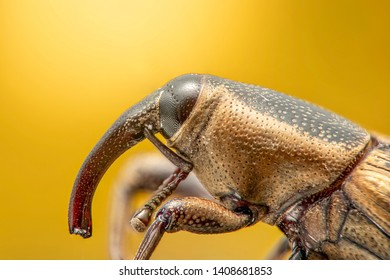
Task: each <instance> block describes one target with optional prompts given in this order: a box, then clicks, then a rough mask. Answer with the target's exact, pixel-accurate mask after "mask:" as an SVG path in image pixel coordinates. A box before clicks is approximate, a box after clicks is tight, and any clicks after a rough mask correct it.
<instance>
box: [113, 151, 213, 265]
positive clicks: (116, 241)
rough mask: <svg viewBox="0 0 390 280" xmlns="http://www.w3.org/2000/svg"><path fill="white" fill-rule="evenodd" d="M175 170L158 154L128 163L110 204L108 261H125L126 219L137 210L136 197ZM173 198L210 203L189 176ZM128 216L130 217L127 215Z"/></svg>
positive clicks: (209, 196) (139, 157) (195, 180)
mask: <svg viewBox="0 0 390 280" xmlns="http://www.w3.org/2000/svg"><path fill="white" fill-rule="evenodd" d="M175 169H176V167H175V166H174V165H173V164H172V163H171V162H170V161H169V160H168V159H167V158H165V157H163V156H161V155H160V154H158V153H150V154H141V155H139V156H136V157H133V158H132V159H131V160H129V161H128V162H127V163H126V164H125V167H124V168H123V169H122V171H121V173H120V174H119V176H118V179H117V180H116V183H115V186H114V188H113V194H112V199H111V201H112V202H111V203H110V226H109V234H108V239H109V244H108V246H109V254H110V257H111V258H112V259H127V258H128V253H126V251H125V249H124V248H127V246H126V242H127V241H126V240H127V239H128V238H127V237H129V236H128V234H129V233H130V232H131V230H130V226H129V217H131V216H132V213H134V212H135V211H136V210H137V206H135V204H136V202H137V200H139V199H136V197H137V196H139V195H140V194H142V193H144V194H146V195H147V194H148V193H151V192H154V191H156V190H157V189H158V188H159V186H161V184H162V182H163V181H164V180H165V179H166V178H168V177H169V176H170V175H171V174H172V173H173V172H174V170H175ZM174 195H175V196H179V197H180V196H181V197H183V196H197V197H204V198H208V199H213V198H212V196H211V195H210V194H209V193H208V192H207V191H206V190H205V189H204V187H203V186H202V185H201V184H200V182H199V181H198V180H197V178H196V177H195V176H194V175H193V174H190V175H189V176H188V177H187V179H186V180H185V181H183V182H181V183H180V185H179V186H178V188H177V189H176V191H175V193H174ZM129 213H130V214H129Z"/></svg>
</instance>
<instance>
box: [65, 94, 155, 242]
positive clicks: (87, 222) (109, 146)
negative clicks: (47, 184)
mask: <svg viewBox="0 0 390 280" xmlns="http://www.w3.org/2000/svg"><path fill="white" fill-rule="evenodd" d="M159 96H160V92H159V91H156V92H154V93H152V94H151V95H149V96H148V97H146V98H145V99H143V100H142V101H140V102H139V103H138V104H136V105H134V106H133V107H131V108H130V109H128V110H127V111H126V112H125V113H123V114H122V115H121V116H120V117H119V118H118V120H116V121H115V123H114V124H113V125H112V126H111V127H110V128H109V130H108V131H107V132H106V133H105V134H104V135H103V137H102V138H101V139H100V141H99V142H98V143H97V144H96V146H95V147H94V148H93V150H92V151H91V152H90V154H89V155H88V157H87V158H86V160H85V161H84V163H83V165H82V167H81V169H80V171H79V173H78V175H77V178H76V181H75V183H74V186H73V191H72V195H71V199H70V203H69V210H68V219H69V220H68V222H69V230H70V232H71V233H73V234H79V235H81V236H83V237H84V238H87V237H90V236H91V234H92V218H91V203H92V198H93V195H94V192H95V190H96V187H97V185H98V183H99V181H100V179H101V178H102V177H103V175H104V173H105V172H106V170H107V169H108V168H109V167H110V166H111V164H112V163H113V162H114V161H115V160H116V159H117V158H118V157H119V156H120V155H121V154H123V153H124V152H125V151H126V150H128V149H130V148H131V147H132V146H134V145H135V144H137V143H139V142H140V141H142V140H143V139H144V138H145V135H144V131H145V129H146V128H147V129H148V130H149V131H151V132H152V133H156V132H158V131H159V123H160V120H159V118H160V117H159V104H158V101H159Z"/></svg>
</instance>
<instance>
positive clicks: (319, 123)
mask: <svg viewBox="0 0 390 280" xmlns="http://www.w3.org/2000/svg"><path fill="white" fill-rule="evenodd" d="M156 133H160V134H161V135H162V136H163V137H164V138H165V139H166V144H164V143H162V142H161V141H160V140H159V139H158V138H157V137H156V136H155V134H156ZM145 138H147V139H149V140H150V141H151V142H152V143H153V144H154V145H155V146H156V147H157V148H158V149H159V150H160V151H161V153H162V154H163V155H164V156H165V157H167V158H168V159H169V160H170V161H171V162H172V163H173V164H174V165H175V166H176V167H177V169H176V170H175V171H174V172H173V173H172V174H171V175H170V176H168V177H167V178H166V180H161V182H160V183H158V184H157V185H156V186H153V188H155V189H156V190H157V189H158V190H157V191H156V193H155V195H154V196H153V197H152V198H151V199H150V201H148V202H147V203H146V204H145V206H144V207H142V208H141V209H139V211H137V212H136V214H135V215H134V217H133V218H132V220H131V224H132V226H133V227H134V228H135V229H136V230H137V231H144V230H146V229H147V232H146V234H145V238H144V240H143V241H142V243H141V245H140V247H139V249H138V251H137V254H136V256H135V258H136V259H148V258H149V257H150V256H151V254H152V253H153V251H154V249H155V248H156V246H157V245H158V243H159V241H160V239H161V237H162V236H163V234H164V233H165V232H176V231H180V230H185V231H190V232H193V233H200V234H203V233H208V234H211V233H224V232H230V231H234V230H238V229H240V228H243V227H247V226H250V225H253V224H255V223H257V222H259V221H261V222H264V223H268V224H270V225H275V226H278V227H279V228H280V229H281V230H282V232H283V233H284V234H285V235H286V237H287V239H288V241H289V243H290V245H291V249H292V253H291V257H290V258H291V259H390V238H389V235H390V144H389V143H390V142H389V140H388V138H385V137H380V136H374V135H372V134H370V133H368V132H367V131H366V130H365V129H363V128H361V127H360V126H358V125H356V124H354V123H352V122H350V121H348V120H346V119H345V118H343V117H340V116H338V115H336V114H334V113H332V112H329V111H327V110H325V109H322V108H320V107H317V106H315V105H312V104H310V103H308V102H306V101H303V100H300V99H297V98H293V97H291V96H288V95H285V94H283V93H279V92H276V91H274V90H270V89H267V88H263V87H260V86H255V85H249V84H244V83H240V82H235V81H231V80H227V79H223V78H219V77H216V76H211V75H198V74H187V75H183V76H180V77H177V78H175V79H173V80H171V81H169V82H168V83H167V84H166V85H164V86H163V87H162V88H160V89H158V90H156V91H155V92H153V93H152V94H150V95H149V96H147V97H146V98H145V99H143V100H142V101H140V102H139V103H138V104H135V105H134V106H132V107H131V108H130V109H128V110H127V111H126V112H124V113H123V114H122V115H121V116H120V117H119V119H118V120H117V121H115V123H114V124H113V125H112V126H111V127H110V128H109V130H108V131H107V132H106V133H105V134H104V136H103V137H102V138H101V140H100V141H99V142H98V143H97V144H96V146H95V147H94V148H93V150H92V151H91V152H90V154H89V155H88V157H87V158H86V160H85V161H84V163H83V165H82V167H81V169H80V171H79V173H78V175H77V178H76V181H75V184H74V187H73V191H72V195H71V199H70V205H69V229H70V232H71V233H74V234H79V235H81V236H83V237H85V238H86V237H90V236H91V234H92V219H91V203H92V198H93V195H94V192H95V189H96V188H97V186H98V184H99V181H100V179H101V178H102V176H103V175H104V173H105V172H106V170H107V169H108V168H109V166H110V165H111V164H112V163H113V162H114V161H115V160H116V159H117V158H118V157H119V156H120V155H121V154H122V153H124V152H125V151H126V150H128V149H129V148H131V147H132V146H134V145H135V144H137V143H139V142H140V141H142V140H144V139H145ZM151 172H152V171H151ZM190 172H193V173H194V174H195V175H196V177H197V178H198V179H199V181H200V182H201V184H202V185H203V186H204V187H205V189H206V190H207V191H208V193H209V194H210V195H211V197H213V199H207V198H199V197H194V196H188V197H184V198H175V199H172V200H170V201H168V202H167V203H165V204H164V205H163V206H161V207H160V205H161V204H162V202H163V201H164V200H165V199H166V198H167V197H169V196H170V195H171V194H172V193H173V192H174V191H175V189H176V188H177V186H178V184H179V183H180V182H181V181H183V180H186V177H187V175H188V174H189V173H190ZM150 176H153V174H150ZM159 207H160V208H159ZM158 208H159V209H158ZM157 209H158V211H156V210H157ZM155 211H156V212H157V214H156V216H155V219H154V221H153V222H152V224H151V225H150V226H149V223H150V221H151V220H152V217H153V212H155Z"/></svg>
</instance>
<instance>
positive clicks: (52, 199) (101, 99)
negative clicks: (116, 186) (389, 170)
mask: <svg viewBox="0 0 390 280" xmlns="http://www.w3.org/2000/svg"><path fill="white" fill-rule="evenodd" d="M389 14H390V5H389V2H388V1H209V0H203V1H199V0H197V1H141V0H139V1H132V0H115V1H113V0H111V1H108V0H107V1H95V0H94V1H92V0H90V1H76V0H68V1H49V0H47V1H43V0H35V1H28V0H25V1H22V0H9V1H5V0H0V125H1V131H0V179H1V183H0V213H1V214H0V215H1V222H0V259H105V258H107V257H108V254H107V232H108V229H107V227H108V221H107V220H108V209H109V203H110V189H111V186H112V184H113V182H114V181H115V178H116V176H117V174H118V172H119V169H120V167H121V164H123V163H124V161H125V159H126V158H128V157H129V156H131V155H132V154H135V153H139V152H141V151H144V150H148V151H151V150H154V148H153V147H152V146H151V145H150V144H149V143H146V142H144V143H142V144H140V145H138V146H136V147H135V148H134V149H132V150H131V151H129V152H128V153H126V154H125V155H124V156H122V157H121V158H120V159H119V160H118V161H117V162H116V163H115V164H114V165H113V166H112V168H111V169H110V170H109V171H108V172H107V174H106V176H105V177H104V178H103V180H102V182H101V185H100V187H99V188H98V191H97V193H96V195H95V199H94V203H93V217H94V235H93V237H92V238H91V239H89V240H83V239H82V238H80V237H77V236H71V235H69V233H68V228H67V208H68V201H69V197H70V192H71V188H72V185H73V181H74V179H75V176H76V174H77V172H78V169H79V167H80V165H81V163H82V161H83V160H84V158H85V157H86V155H87V153H88V152H89V151H90V149H91V148H92V147H93V145H94V144H95V143H96V142H97V141H98V139H99V138H100V137H101V135H102V134H103V133H104V131H105V130H106V129H107V128H108V127H109V126H110V125H111V124H112V122H113V121H114V120H115V119H116V118H117V117H118V116H119V115H120V114H121V113H122V112H123V111H124V110H125V109H127V108H128V107H129V106H131V105H133V104H134V103H136V102H137V101H139V100H140V99H141V98H142V97H144V96H146V95H147V94H149V93H151V92H152V91H153V90H155V89H157V88H158V87H160V86H162V85H163V84H164V83H165V82H167V81H168V80H170V79H171V78H173V77H176V76H178V75H180V74H184V73H191V72H192V73H210V74H214V75H218V76H222V77H226V78H230V79H234V80H239V81H242V82H247V83H253V84H258V85H262V86H265V87H269V88H272V89H275V90H278V91H281V92H285V93H289V94H291V95H294V96H296V97H299V98H303V99H307V100H309V101H311V102H314V103H316V104H319V105H321V106H323V107H326V108H328V109H330V110H332V111H335V112H336V113H339V114H341V115H343V116H345V117H347V118H349V119H351V120H353V121H355V122H357V123H359V124H361V125H362V126H364V127H366V128H367V129H370V130H375V131H378V132H381V133H384V134H390V123H389V119H390V110H389V105H390V94H389V93H390V91H389V77H390V75H389V74H390V73H389V72H390V71H389V69H390V41H389V30H390V17H389ZM279 236H280V233H279V232H278V230H277V229H276V228H271V227H269V226H266V225H260V224H258V225H256V226H254V227H252V228H248V229H244V230H241V231H239V232H236V233H230V234H223V235H214V236H196V235H194V234H189V233H177V234H170V235H166V236H165V237H164V238H163V240H162V242H161V244H160V246H159V248H158V250H157V252H156V254H155V255H154V257H155V258H172V259H181V258H184V259H201V258H206V259H251V258H255V259H258V258H264V256H265V254H266V252H267V251H268V250H269V249H270V248H271V247H272V245H273V244H274V243H275V241H276V240H277V239H278V237H279Z"/></svg>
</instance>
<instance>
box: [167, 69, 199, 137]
mask: <svg viewBox="0 0 390 280" xmlns="http://www.w3.org/2000/svg"><path fill="white" fill-rule="evenodd" d="M201 79H202V76H201V75H195V74H187V75H183V76H180V77H177V78H176V79H173V80H172V81H170V82H169V83H168V84H167V85H166V86H165V87H164V88H163V90H164V92H163V93H162V95H161V97H160V120H161V133H162V134H163V136H164V137H165V138H167V139H168V138H171V137H172V136H173V135H174V134H175V133H176V132H177V131H178V130H179V128H180V127H181V125H182V124H183V123H184V122H185V121H186V120H187V119H188V117H189V115H190V114H191V112H192V109H193V108H194V106H195V103H196V101H197V100H198V97H199V93H200V89H201Z"/></svg>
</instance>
